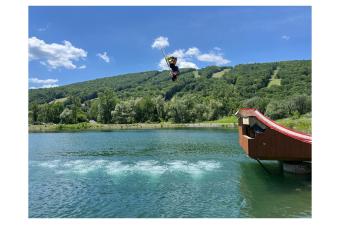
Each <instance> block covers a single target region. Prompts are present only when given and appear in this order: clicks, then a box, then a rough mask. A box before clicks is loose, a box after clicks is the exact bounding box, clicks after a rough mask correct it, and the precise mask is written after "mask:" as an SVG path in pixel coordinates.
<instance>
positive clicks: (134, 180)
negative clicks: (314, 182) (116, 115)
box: [29, 129, 311, 218]
mask: <svg viewBox="0 0 340 225" xmlns="http://www.w3.org/2000/svg"><path fill="white" fill-rule="evenodd" d="M264 165H265V166H266V168H267V169H268V170H269V171H271V174H268V173H267V172H266V171H265V170H264V169H263V168H262V167H261V166H260V165H259V164H258V163H257V162H256V161H255V160H252V159H250V158H248V157H247V156H246V155H245V154H244V152H243V150H242V149H241V147H240V146H239V144H238V133H237V131H236V130H226V129H150V130H117V131H112V132H74V133H30V134H29V217H31V218H46V217H48V218H59V217H67V218H163V217H165V218H174V217H175V218H179V217H180V218H182V217H190V218H196V217H199V218H202V217H205V218H253V217H255V218H256V217H293V218H295V217H311V178H310V176H298V175H291V174H287V173H282V172H281V170H280V165H279V163H277V162H275V161H268V162H264Z"/></svg>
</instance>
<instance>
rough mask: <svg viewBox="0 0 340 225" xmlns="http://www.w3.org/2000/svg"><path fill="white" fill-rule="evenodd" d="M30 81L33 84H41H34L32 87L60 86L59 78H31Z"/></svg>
mask: <svg viewBox="0 0 340 225" xmlns="http://www.w3.org/2000/svg"><path fill="white" fill-rule="evenodd" d="M29 82H30V83H31V84H39V85H40V86H39V87H37V86H32V87H30V89H37V88H51V87H58V86H59V85H58V84H57V83H58V79H45V80H41V79H38V78H30V79H29Z"/></svg>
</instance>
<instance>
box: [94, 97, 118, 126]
mask: <svg viewBox="0 0 340 225" xmlns="http://www.w3.org/2000/svg"><path fill="white" fill-rule="evenodd" d="M117 102H118V100H117V98H116V96H115V95H114V93H113V92H112V91H106V92H104V93H101V94H100V95H99V103H98V120H99V121H100V122H102V123H110V122H111V120H112V114H111V112H112V111H114V109H115V106H116V104H117Z"/></svg>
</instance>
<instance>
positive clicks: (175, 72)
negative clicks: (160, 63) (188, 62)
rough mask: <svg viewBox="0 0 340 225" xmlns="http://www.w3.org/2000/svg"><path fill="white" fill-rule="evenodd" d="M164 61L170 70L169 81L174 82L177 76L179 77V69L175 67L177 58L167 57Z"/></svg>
mask: <svg viewBox="0 0 340 225" xmlns="http://www.w3.org/2000/svg"><path fill="white" fill-rule="evenodd" d="M166 60H167V61H168V63H169V66H170V68H171V79H172V81H175V80H177V76H178V75H179V69H178V66H176V63H177V58H176V57H174V56H168V57H166Z"/></svg>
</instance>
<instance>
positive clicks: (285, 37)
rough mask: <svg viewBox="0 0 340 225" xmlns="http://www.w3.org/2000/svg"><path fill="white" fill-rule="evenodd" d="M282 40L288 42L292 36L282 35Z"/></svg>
mask: <svg viewBox="0 0 340 225" xmlns="http://www.w3.org/2000/svg"><path fill="white" fill-rule="evenodd" d="M281 38H282V39H283V40H286V41H288V40H289V39H290V36H288V35H282V36H281Z"/></svg>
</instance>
